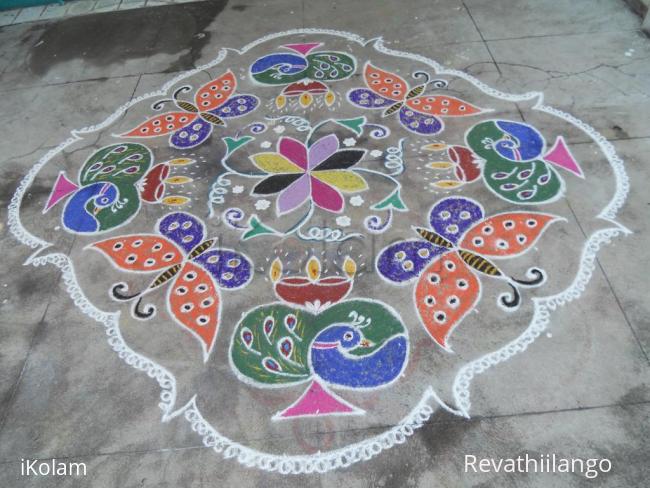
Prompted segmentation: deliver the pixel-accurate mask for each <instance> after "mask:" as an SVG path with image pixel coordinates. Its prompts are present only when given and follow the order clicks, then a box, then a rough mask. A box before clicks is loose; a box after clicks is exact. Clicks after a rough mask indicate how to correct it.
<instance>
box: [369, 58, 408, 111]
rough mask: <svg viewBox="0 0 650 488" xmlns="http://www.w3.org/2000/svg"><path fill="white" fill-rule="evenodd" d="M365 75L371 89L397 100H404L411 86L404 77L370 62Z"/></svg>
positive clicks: (380, 94)
mask: <svg viewBox="0 0 650 488" xmlns="http://www.w3.org/2000/svg"><path fill="white" fill-rule="evenodd" d="M363 76H364V78H365V81H366V85H368V88H370V90H371V91H373V92H374V93H376V94H377V95H379V96H381V97H384V98H388V99H390V100H394V101H396V102H401V101H403V100H404V99H405V98H406V94H407V93H408V91H409V86H408V84H407V83H406V81H405V80H404V79H403V78H401V77H400V76H398V75H396V74H395V73H391V72H390V71H384V70H383V69H379V68H377V67H376V66H373V65H372V64H370V63H367V64H366V68H365V70H364V73H363Z"/></svg>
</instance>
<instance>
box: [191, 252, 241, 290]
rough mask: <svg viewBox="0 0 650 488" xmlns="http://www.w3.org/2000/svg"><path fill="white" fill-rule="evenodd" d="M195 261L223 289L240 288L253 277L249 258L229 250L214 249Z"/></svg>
mask: <svg viewBox="0 0 650 488" xmlns="http://www.w3.org/2000/svg"><path fill="white" fill-rule="evenodd" d="M194 261H195V262H197V263H199V264H201V266H203V267H204V268H205V269H206V270H208V272H209V273H210V274H211V275H212V276H213V277H214V279H215V280H216V281H217V283H218V284H219V286H220V287H221V288H229V289H233V288H240V287H242V286H244V285H246V284H247V283H248V282H249V281H250V279H251V277H252V268H253V265H252V264H251V262H250V261H249V260H248V258H247V257H246V256H244V255H243V254H240V253H238V252H235V251H230V250H228V249H212V250H210V251H207V252H204V253H203V254H201V255H200V256H198V257H197V258H196V259H194Z"/></svg>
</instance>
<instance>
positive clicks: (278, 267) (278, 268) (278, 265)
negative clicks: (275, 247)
mask: <svg viewBox="0 0 650 488" xmlns="http://www.w3.org/2000/svg"><path fill="white" fill-rule="evenodd" d="M269 274H270V276H271V281H272V282H273V283H275V282H276V281H278V280H279V279H280V276H282V261H280V258H275V259H274V260H273V263H271V271H270V273H269Z"/></svg>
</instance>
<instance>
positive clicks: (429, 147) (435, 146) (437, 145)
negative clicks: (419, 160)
mask: <svg viewBox="0 0 650 488" xmlns="http://www.w3.org/2000/svg"><path fill="white" fill-rule="evenodd" d="M422 149H424V150H425V151H431V152H436V151H443V150H445V149H447V144H444V143H442V142H434V143H432V144H425V145H424V146H422Z"/></svg>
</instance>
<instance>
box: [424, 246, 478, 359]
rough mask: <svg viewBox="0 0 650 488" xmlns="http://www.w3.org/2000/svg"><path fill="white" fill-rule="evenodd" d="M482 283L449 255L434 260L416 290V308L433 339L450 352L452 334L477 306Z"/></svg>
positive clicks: (452, 252) (456, 257)
mask: <svg viewBox="0 0 650 488" xmlns="http://www.w3.org/2000/svg"><path fill="white" fill-rule="evenodd" d="M480 297H481V283H480V281H479V280H478V278H477V277H476V275H475V274H474V272H472V271H471V270H470V268H469V267H468V266H467V265H466V264H465V262H464V261H463V260H462V259H461V258H460V256H459V255H458V254H457V253H456V251H450V252H447V253H445V254H443V255H442V256H440V257H439V258H438V259H436V260H434V261H433V262H432V263H431V264H430V265H429V266H428V267H427V268H426V269H425V270H424V271H423V272H422V275H420V279H419V280H418V282H417V285H416V287H415V306H416V308H417V310H418V313H419V315H420V318H421V319H422V323H423V325H424V328H425V329H426V331H427V332H428V333H429V335H430V336H431V338H432V339H433V340H434V341H435V342H436V343H437V344H439V345H440V346H441V347H443V348H444V349H445V350H447V351H450V348H449V346H448V343H447V340H448V339H449V336H450V335H451V332H452V330H453V329H454V327H456V326H457V325H458V324H459V323H460V322H461V321H462V320H463V318H464V317H465V316H466V315H467V314H468V313H469V312H470V311H471V310H472V309H473V308H474V307H475V306H476V304H477V303H478V301H479V299H480Z"/></svg>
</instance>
